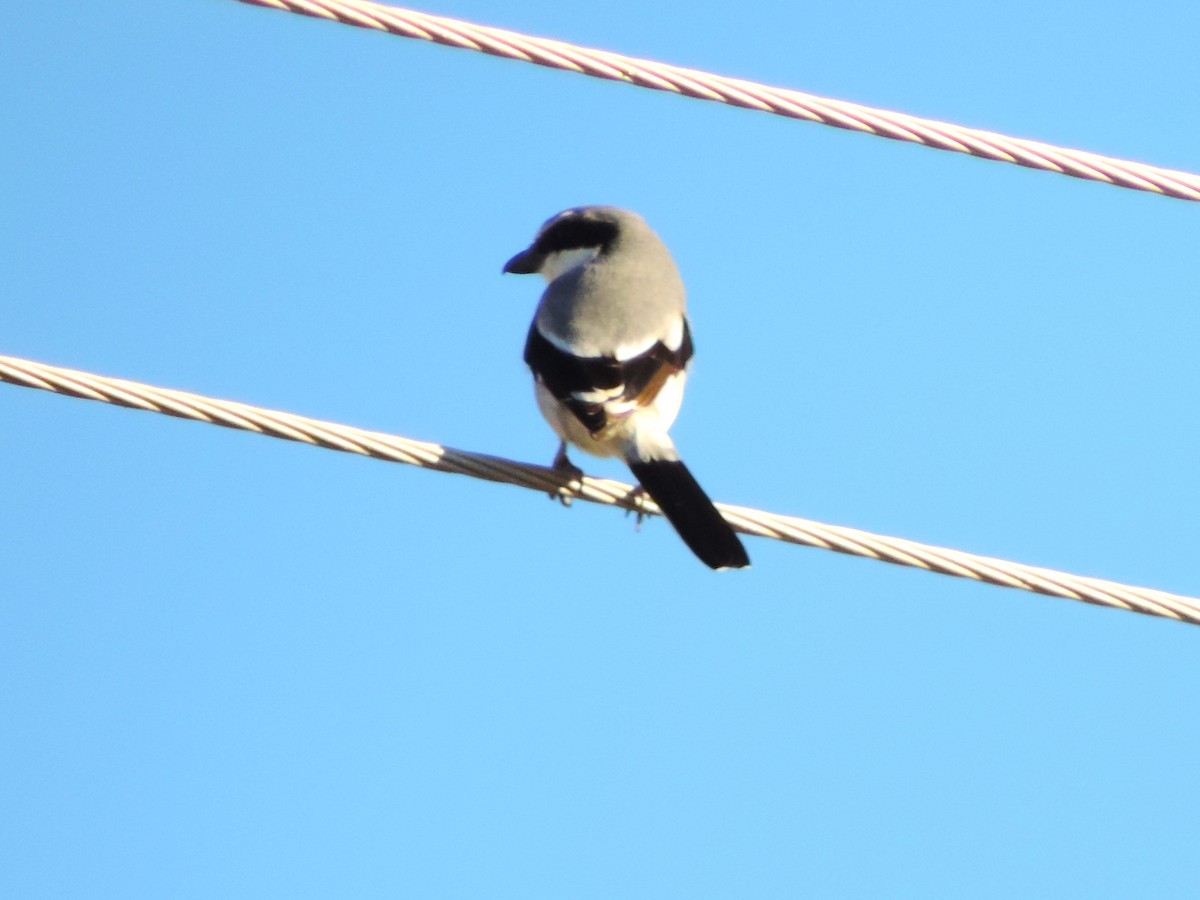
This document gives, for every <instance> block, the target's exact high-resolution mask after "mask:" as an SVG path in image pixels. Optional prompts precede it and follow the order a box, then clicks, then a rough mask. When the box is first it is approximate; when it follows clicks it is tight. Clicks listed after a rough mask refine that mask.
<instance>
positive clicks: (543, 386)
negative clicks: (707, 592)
mask: <svg viewBox="0 0 1200 900" xmlns="http://www.w3.org/2000/svg"><path fill="white" fill-rule="evenodd" d="M504 272H505V273H512V274H517V275H532V274H538V275H541V276H542V277H543V278H544V279H545V280H546V282H547V286H546V290H545V292H544V293H543V294H542V298H541V301H540V302H539V304H538V307H537V312H536V313H535V315H534V317H533V323H532V324H531V325H530V328H529V335H528V337H527V339H526V341H525V362H526V364H527V365H528V366H529V368H530V369H531V370H532V372H533V379H534V390H535V393H536V396H537V403H538V408H539V409H540V410H541V413H542V415H543V417H544V418H545V419H546V421H547V422H548V423H549V424H550V427H551V428H552V429H553V430H554V432H555V434H556V435H557V436H558V438H559V440H560V443H559V448H558V453H557V454H556V455H555V457H554V463H553V466H554V468H555V469H557V470H558V471H562V472H567V473H569V474H570V475H571V476H572V477H573V478H578V477H580V476H582V474H583V473H582V471H581V470H580V469H579V468H578V467H576V466H575V465H574V464H573V463H572V462H571V460H570V458H569V457H568V455H567V448H568V446H574V447H578V448H579V449H581V450H583V451H585V452H586V453H589V454H591V455H593V456H599V457H619V458H621V459H623V460H624V461H625V463H626V464H627V465H628V466H629V469H630V471H632V472H633V475H634V477H635V478H636V479H637V481H638V484H639V486H640V487H639V491H644V492H645V493H647V494H649V495H650V496H651V497H652V498H653V499H654V501H655V503H657V504H658V507H659V509H661V510H662V512H663V515H665V516H666V518H667V521H669V522H670V523H671V525H672V526H673V527H674V529H675V531H676V532H678V534H679V536H680V538H682V539H683V542H684V543H685V544H686V545H687V546H688V548H689V549H691V551H692V552H693V553H694V554H695V555H696V556H697V557H698V558H699V559H700V560H701V561H702V562H703V563H705V564H706V565H707V566H709V567H710V568H712V569H740V568H745V567H747V566H749V565H750V558H749V556H748V555H747V554H746V549H745V547H744V546H742V542H741V540H740V539H739V538H738V536H737V534H736V532H734V530H733V528H732V527H731V526H730V525H729V523H728V522H726V521H725V520H724V519H723V518H722V517H721V514H720V513H719V512H718V511H717V509H716V507H715V506H713V502H712V500H710V499H709V496H708V494H706V493H705V492H704V489H703V488H701V487H700V485H699V484H698V483H697V481H696V479H695V478H694V477H693V476H692V473H691V472H690V471H689V470H688V468H687V466H685V465H684V463H683V461H682V460H681V459H680V458H679V453H678V451H677V450H676V448H675V444H674V442H673V441H672V440H671V437H670V435H669V434H668V430H669V429H670V427H671V425H672V423H674V421H675V418H676V416H677V415H678V414H679V407H680V404H681V403H682V401H683V388H684V384H685V382H686V381H687V369H688V364H689V363H690V362H691V359H692V353H693V344H692V329H691V325H690V323H689V322H688V317H687V293H686V290H685V289H684V285H683V278H682V276H681V275H680V274H679V269H678V267H677V266H676V265H675V260H674V259H673V258H672V256H671V252H670V251H669V250H668V249H667V246H666V244H664V243H663V241H662V239H661V238H659V236H658V235H657V234H655V232H654V231H653V230H652V229H651V228H650V226H649V225H648V224H647V223H646V221H645V219H643V218H642V217H641V216H640V215H638V214H637V213H634V212H631V211H629V210H626V209H620V208H618V207H614V206H580V207H575V208H572V209H567V210H564V211H563V212H560V213H558V214H557V215H555V216H553V217H551V218H550V219H548V220H547V221H546V222H545V223H544V224H543V225H542V227H541V228H540V229H538V232H537V235H536V236H535V237H534V239H533V243H531V244H530V245H529V247H527V248H526V249H524V250H522V251H521V252H520V253H518V254H516V255H515V256H514V257H512V259H510V260H509V261H508V262H507V263H505V265H504Z"/></svg>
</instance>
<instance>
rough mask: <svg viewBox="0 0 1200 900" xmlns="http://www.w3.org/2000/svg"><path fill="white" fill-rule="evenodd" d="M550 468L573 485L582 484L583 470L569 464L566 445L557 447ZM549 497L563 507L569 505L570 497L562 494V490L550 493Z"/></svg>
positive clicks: (571, 463)
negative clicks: (565, 477)
mask: <svg viewBox="0 0 1200 900" xmlns="http://www.w3.org/2000/svg"><path fill="white" fill-rule="evenodd" d="M550 468H552V469H553V470H554V471H555V472H558V473H559V474H561V475H565V476H567V478H568V479H569V480H570V481H571V482H572V483H574V484H580V483H582V482H583V469H581V468H579V466H577V465H575V463H573V462H571V460H570V458H569V457H568V456H567V445H566V443H565V442H564V443H562V444H559V445H558V452H557V453H556V454H554V462H552V463H551V464H550ZM549 496H550V499H551V500H557V501H558V502H560V503H561V504H562V505H563V506H570V505H571V499H572V498H571V495H570V494H566V493H564V492H563V489H562V488H559V489H558V490H556V491H551V492H550V494H549Z"/></svg>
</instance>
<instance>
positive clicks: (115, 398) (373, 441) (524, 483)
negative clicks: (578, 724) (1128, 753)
mask: <svg viewBox="0 0 1200 900" xmlns="http://www.w3.org/2000/svg"><path fill="white" fill-rule="evenodd" d="M0 381H6V382H8V383H10V384H15V385H20V386H22V387H30V388H38V389H40V390H45V391H52V392H54V393H58V394H66V395H68V396H72V397H80V398H83V399H86V400H98V401H100V402H102V403H112V404H115V405H118V406H126V407H130V408H132V409H141V410H146V411H148V412H157V413H164V414H166V415H170V416H177V417H179V418H185V419H192V420H195V421H199V422H208V423H210V424H213V425H223V426H225V427H227V428H237V429H240V430H243V431H253V432H257V433H259V434H263V435H266V436H268V437H277V438H285V439H287V440H291V441H299V442H301V443H305V444H312V445H313V446H316V447H324V448H326V449H329V450H340V451H343V452H345V453H357V454H359V455H361V456H369V457H372V458H374V459H381V460H386V461H388V462H401V463H407V464H408V465H413V466H420V467H422V468H427V469H435V470H437V471H440V472H452V473H456V474H459V475H469V476H471V477H472V478H482V479H485V480H487V481H496V482H503V483H506V484H514V485H518V486H520V487H524V488H529V489H531V490H535V491H541V492H547V491H549V492H555V491H557V492H559V493H560V494H561V495H563V496H567V497H576V498H579V499H581V500H587V501H589V502H592V503H602V504H606V505H610V506H621V507H624V508H626V509H633V510H640V511H644V512H647V513H650V514H652V515H657V514H659V513H658V508H657V507H656V506H655V505H654V502H653V501H652V500H650V499H649V498H640V499H639V498H638V497H637V496H636V495H635V489H634V486H633V485H629V484H625V483H623V482H620V481H610V480H607V479H601V478H588V477H586V476H585V477H584V478H583V479H582V480H580V481H578V482H575V481H571V480H569V479H568V478H567V477H566V476H564V475H563V474H562V473H561V472H557V471H555V470H554V469H550V468H547V467H545V466H537V465H531V464H529V463H520V462H514V461H513V460H508V459H502V458H500V457H496V456H487V455H484V454H480V453H470V452H467V451H465V450H455V449H452V448H450V447H443V446H442V445H440V444H433V443H428V442H425V441H414V440H410V439H409V438H403V437H398V436H396V435H391V434H384V433H382V432H378V431H366V430H364V429H361V428H354V427H351V426H349V425H340V424H337V423H334V422H325V421H321V420H319V419H309V418H306V417H304V416H298V415H294V414H292V413H286V412H280V411H278V410H271V409H263V408H261V407H257V406H250V405H248V404H245V403H236V402H233V401H230V400H217V399H214V398H212V397H204V396H201V395H199V394H191V393H186V392H184V391H176V390H171V389H168V388H160V387H153V386H151V385H146V384H139V383H138V382H135V381H125V380H123V379H118V378H108V377H105V376H102V375H93V374H90V373H88V372H80V371H77V370H74V369H64V368H60V367H58V366H51V365H46V364H45V363H38V362H33V361H31V360H26V359H18V358H17V357H12V356H0ZM717 508H718V509H720V511H721V514H722V515H723V516H724V517H725V519H726V520H727V521H728V522H729V523H730V524H731V525H733V527H734V528H736V529H737V530H738V531H740V532H742V533H743V534H749V535H757V536H760V537H768V538H773V539H775V540H781V541H786V542H788V543H792V544H800V545H803V546H807V547H817V548H820V549H823V550H834V551H836V552H838V553H846V554H850V555H852V556H862V557H866V558H868V559H876V560H880V561H881V562H889V563H894V564H896V565H902V566H912V567H915V568H919V569H926V570H928V571H930V572H937V573H939V574H942V575H953V576H956V577H958V578H970V579H973V580H975V581H982V582H986V583H988V584H994V585H999V586H1001V587H1010V588H1018V589H1020V590H1025V591H1032V592H1034V593H1038V594H1046V595H1048V596H1052V597H1063V598H1065V599H1068V600H1081V601H1083V602H1085V603H1093V604H1096V605H1098V606H1109V607H1114V608H1117V609H1127V610H1130V611H1131V612H1138V613H1144V614H1146V615H1152V616H1163V617H1165V618H1169V619H1176V620H1178V621H1181V622H1188V623H1191V624H1193V625H1197V624H1200V599H1197V598H1193V597H1184V596H1180V595H1177V594H1169V593H1166V592H1164V591H1156V590H1152V589H1150V588H1139V587H1130V586H1128V585H1123V584H1118V583H1116V582H1112V581H1102V580H1100V579H1096V578H1086V577H1083V576H1079V575H1068V574H1066V573H1065V572H1056V571H1054V570H1052V569H1043V568H1038V567H1034V566H1025V565H1021V564H1019V563H1013V562H1008V561H1006V560H1001V559H993V558H991V557H986V556H976V555H974V554H970V553H964V552H962V551H960V550H950V549H947V548H944V547H933V546H929V545H927V544H919V543H917V542H915V541H908V540H904V539H903V538H895V537H886V536H883V535H878V534H871V533H870V532H867V531H859V530H857V529H853V528H843V527H840V526H835V525H825V524H822V523H820V522H813V521H811V520H808V519H800V518H796V517H794V516H783V515H779V514H777V513H770V512H764V511H762V510H757V509H749V508H746V507H742V506H730V505H728V504H724V503H718V504H717Z"/></svg>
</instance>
